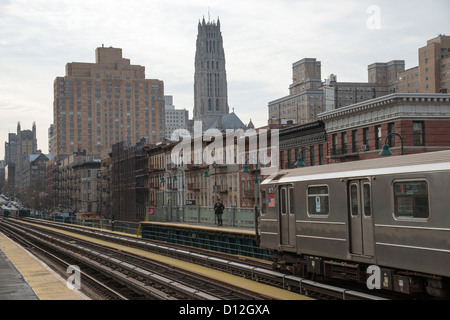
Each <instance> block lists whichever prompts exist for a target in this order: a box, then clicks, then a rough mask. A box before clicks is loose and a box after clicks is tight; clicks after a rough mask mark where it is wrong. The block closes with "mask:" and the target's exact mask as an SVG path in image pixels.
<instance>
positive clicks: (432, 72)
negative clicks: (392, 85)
mask: <svg viewBox="0 0 450 320" xmlns="http://www.w3.org/2000/svg"><path fill="white" fill-rule="evenodd" d="M449 88H450V36H445V35H439V36H438V37H436V38H434V39H431V40H429V41H427V45H426V46H424V47H422V48H420V49H419V65H418V66H417V67H414V68H411V69H408V70H406V71H405V72H403V73H401V74H400V75H399V92H401V93H447V92H448V91H449Z"/></svg>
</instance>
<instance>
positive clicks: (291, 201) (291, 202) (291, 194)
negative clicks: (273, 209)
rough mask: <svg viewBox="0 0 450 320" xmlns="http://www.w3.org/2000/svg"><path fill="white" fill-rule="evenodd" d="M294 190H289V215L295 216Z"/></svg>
mask: <svg viewBox="0 0 450 320" xmlns="http://www.w3.org/2000/svg"><path fill="white" fill-rule="evenodd" d="M294 200H295V199H294V188H292V187H291V188H289V213H290V214H295V201H294Z"/></svg>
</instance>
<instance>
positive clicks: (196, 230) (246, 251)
mask: <svg viewBox="0 0 450 320" xmlns="http://www.w3.org/2000/svg"><path fill="white" fill-rule="evenodd" d="M141 235H142V238H145V239H151V240H157V241H163V242H169V243H176V244H182V245H187V246H193V247H199V248H203V249H209V250H215V251H220V252H224V253H229V254H236V255H243V256H248V257H252V258H258V259H264V260H270V255H271V253H270V252H269V251H268V250H265V249H262V248H260V247H259V239H258V236H257V234H256V230H255V229H254V228H246V227H233V226H216V225H210V224H209V225H208V224H198V223H195V224H194V223H184V222H154V221H144V222H141Z"/></svg>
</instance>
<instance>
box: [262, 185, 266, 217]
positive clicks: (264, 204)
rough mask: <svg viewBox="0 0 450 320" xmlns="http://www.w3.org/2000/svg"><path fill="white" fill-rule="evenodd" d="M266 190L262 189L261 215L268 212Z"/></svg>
mask: <svg viewBox="0 0 450 320" xmlns="http://www.w3.org/2000/svg"><path fill="white" fill-rule="evenodd" d="M266 201H267V198H266V190H261V215H265V214H266Z"/></svg>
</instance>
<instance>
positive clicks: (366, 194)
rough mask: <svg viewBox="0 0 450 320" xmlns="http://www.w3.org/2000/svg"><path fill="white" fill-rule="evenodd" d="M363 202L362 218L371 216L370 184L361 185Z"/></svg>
mask: <svg viewBox="0 0 450 320" xmlns="http://www.w3.org/2000/svg"><path fill="white" fill-rule="evenodd" d="M363 201H364V216H366V217H370V216H372V197H371V191H370V183H364V185H363Z"/></svg>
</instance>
